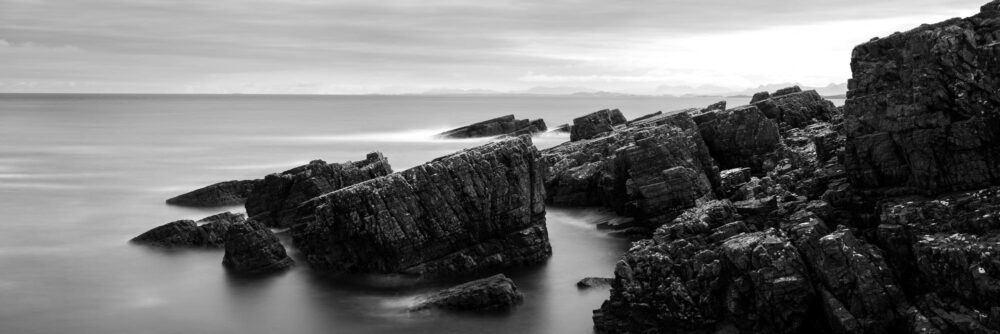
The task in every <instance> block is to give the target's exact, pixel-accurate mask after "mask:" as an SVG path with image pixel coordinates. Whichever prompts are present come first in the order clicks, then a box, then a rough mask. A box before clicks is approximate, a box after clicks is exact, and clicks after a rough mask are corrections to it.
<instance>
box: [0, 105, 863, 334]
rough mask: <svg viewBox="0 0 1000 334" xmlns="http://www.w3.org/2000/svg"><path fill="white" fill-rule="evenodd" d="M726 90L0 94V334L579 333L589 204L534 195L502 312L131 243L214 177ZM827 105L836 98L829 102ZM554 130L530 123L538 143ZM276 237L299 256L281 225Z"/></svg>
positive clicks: (444, 143)
mask: <svg viewBox="0 0 1000 334" xmlns="http://www.w3.org/2000/svg"><path fill="white" fill-rule="evenodd" d="M722 99H725V100H727V102H728V103H729V105H730V106H737V105H742V104H746V103H747V102H749V98H745V97H737V98H712V97H636V96H288V95H102V94H0V333H45V334H49V333H74V334H86V333H93V334H109V333H136V334H141V333H476V334H488V333H516V334H530V333H591V332H592V331H593V329H592V328H593V322H592V320H591V316H592V311H593V310H594V309H597V308H599V307H600V305H601V302H602V301H603V300H605V299H607V297H608V288H606V287H604V288H596V289H589V290H580V289H578V288H577V287H576V282H577V281H578V280H580V279H581V278H584V277H588V276H596V277H613V271H614V266H615V263H616V262H617V261H618V259H619V258H620V256H621V255H622V253H623V252H624V251H626V250H627V249H628V247H629V244H630V243H629V241H628V240H626V239H622V238H618V237H613V236H609V235H608V234H607V233H605V232H603V231H599V230H597V229H596V227H595V225H596V224H597V223H599V222H601V221H604V220H607V219H609V218H610V217H612V216H611V213H609V212H606V211H604V210H601V209H579V208H559V207H548V208H547V215H546V217H547V224H548V229H549V237H550V239H551V243H552V248H553V255H552V257H551V258H550V259H549V260H548V262H546V263H544V264H541V265H537V266H533V267H528V268H517V269H510V270H505V271H503V273H505V274H507V276H509V277H511V278H512V279H513V280H514V282H515V283H516V284H517V286H518V288H519V289H520V291H521V292H522V293H523V294H524V302H523V303H522V304H521V305H519V306H518V307H517V308H515V309H514V310H512V311H510V312H506V313H502V314H474V313H448V312H418V313H411V312H408V311H407V308H408V307H409V306H411V305H413V303H414V302H415V301H416V300H418V299H419V298H420V297H421V296H424V295H426V294H428V293H431V292H433V291H435V290H438V289H441V288H445V287H448V286H450V285H453V284H456V283H460V282H454V281H447V280H446V281H434V282H426V281H414V280H412V279H408V278H403V277H397V276H391V275H331V274H328V273H321V272H316V271H313V270H310V268H309V267H308V265H307V264H305V262H304V261H302V260H300V259H299V260H298V261H297V262H298V265H297V266H296V267H295V268H293V269H292V270H290V271H288V272H285V273H283V274H278V275H273V276H269V277H261V278H246V277H239V276H233V275H230V274H228V273H227V272H226V270H224V268H223V267H222V265H221V262H222V256H223V251H222V250H162V249H154V248H149V247H144V246H139V245H134V244H131V243H129V240H130V239H131V238H133V237H135V236H136V235H139V234H141V233H142V232H145V231H146V230H149V229H150V228H153V227H156V226H159V225H162V224H165V223H168V222H171V221H175V220H179V219H199V218H202V217H205V216H209V215H212V214H215V213H219V212H222V211H242V210H243V208H242V207H240V206H234V207H223V208H211V209H194V208H185V207H178V206H170V205H167V204H165V203H164V200H166V199H167V198H170V197H173V196H175V195H178V194H181V193H184V192H187V191H190V190H193V189H196V188H200V187H202V186H205V185H209V184H212V183H215V182H220V181H226V180H238V179H252V178H261V177H263V176H264V175H267V174H270V173H275V172H281V171H284V170H287V169H289V168H292V167H295V166H298V165H302V164H305V163H307V162H309V161H311V160H315V159H323V160H325V161H327V162H344V161H349V160H362V159H364V157H365V154H366V153H368V152H373V151H379V152H382V153H383V154H385V156H386V157H387V158H388V159H389V162H390V164H391V165H392V167H393V169H394V170H396V171H402V170H404V169H407V168H410V167H413V166H416V165H419V164H421V163H424V162H426V161H430V160H432V159H434V158H435V157H438V156H442V155H446V154H449V153H452V152H455V151H458V150H461V149H464V148H469V147H475V146H478V145H482V144H483V143H486V142H488V141H489V139H466V140H448V139H440V138H437V137H436V136H435V134H437V133H440V132H442V131H444V130H447V129H450V128H454V127H458V126H462V125H466V124H470V123H474V122H478V121H481V120H485V119H488V118H493V117H498V116H503V115H508V114H513V115H515V116H516V117H518V118H531V119H535V118H543V119H545V122H546V123H547V124H548V125H549V127H550V128H554V127H555V126H557V125H559V124H563V123H572V120H573V118H575V117H578V116H581V115H584V114H587V113H589V112H593V111H597V110H600V109H605V108H618V109H620V110H621V111H622V112H623V113H624V114H625V116H626V117H627V118H630V119H631V118H635V117H639V116H642V115H644V114H648V113H652V112H656V111H664V112H670V111H674V110H679V109H684V108H690V107H704V106H706V105H709V104H711V103H714V102H717V101H719V100H722ZM835 102H836V103H837V104H838V105H839V104H842V103H843V101H842V100H841V101H835ZM568 140H569V136H568V135H567V134H558V133H551V132H550V133H544V134H541V135H539V136H537V137H535V138H534V143H535V145H536V146H537V147H539V148H540V149H544V148H547V147H552V146H555V145H558V144H560V143H562V142H566V141H568ZM282 241H283V243H284V244H285V245H286V248H287V249H288V250H289V252H290V254H291V255H292V256H293V258H296V257H297V256H298V253H297V252H296V251H295V247H294V245H292V244H291V242H290V240H288V238H287V237H282Z"/></svg>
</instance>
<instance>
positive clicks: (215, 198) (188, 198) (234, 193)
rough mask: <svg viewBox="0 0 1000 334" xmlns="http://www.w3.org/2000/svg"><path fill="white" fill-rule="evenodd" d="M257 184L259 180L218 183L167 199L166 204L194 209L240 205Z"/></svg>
mask: <svg viewBox="0 0 1000 334" xmlns="http://www.w3.org/2000/svg"><path fill="white" fill-rule="evenodd" d="M258 182H260V180H243V181H239V180H233V181H225V182H219V183H216V184H213V185H210V186H207V187H204V188H200V189H197V190H194V191H191V192H189V193H185V194H181V195H178V196H177V197H174V198H171V199H168V200H167V204H171V205H181V206H194V207H215V206H227V205H240V204H243V203H244V202H246V200H247V196H248V195H250V192H251V191H252V190H253V188H254V187H255V186H256V185H257V183H258Z"/></svg>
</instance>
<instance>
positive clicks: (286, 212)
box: [246, 152, 392, 227]
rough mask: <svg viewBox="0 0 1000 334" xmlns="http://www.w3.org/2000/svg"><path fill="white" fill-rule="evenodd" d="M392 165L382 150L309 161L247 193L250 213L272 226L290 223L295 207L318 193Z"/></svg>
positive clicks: (387, 169)
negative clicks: (341, 160) (350, 158)
mask: <svg viewBox="0 0 1000 334" xmlns="http://www.w3.org/2000/svg"><path fill="white" fill-rule="evenodd" d="M391 173H392V168H391V167H389V161H388V160H387V159H386V158H385V157H384V156H382V154H381V153H377V152H375V153H369V154H368V156H367V157H366V158H365V160H362V161H358V162H351V161H348V162H344V163H339V164H338V163H331V164H328V163H326V162H324V161H323V160H315V161H312V162H310V163H309V164H307V165H303V166H299V167H296V168H292V169H289V170H287V171H285V172H282V173H280V174H271V175H268V176H267V177H265V178H264V179H263V180H261V181H260V182H258V183H257V186H256V187H254V189H253V192H251V193H250V195H249V196H248V197H247V201H246V209H247V214H248V215H249V216H250V217H251V218H252V219H254V220H256V221H258V222H260V223H262V224H264V225H266V226H271V227H290V226H291V225H292V224H293V219H294V218H295V209H296V208H297V207H298V206H299V205H300V204H302V203H303V202H305V201H308V200H310V199H312V198H314V197H316V196H319V195H322V194H325V193H328V192H331V191H334V190H337V189H341V188H344V187H347V186H350V185H353V184H357V183H360V182H363V181H367V180H371V179H374V178H377V177H380V176H385V175H389V174H391Z"/></svg>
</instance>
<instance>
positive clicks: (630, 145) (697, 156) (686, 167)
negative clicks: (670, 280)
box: [542, 113, 719, 228]
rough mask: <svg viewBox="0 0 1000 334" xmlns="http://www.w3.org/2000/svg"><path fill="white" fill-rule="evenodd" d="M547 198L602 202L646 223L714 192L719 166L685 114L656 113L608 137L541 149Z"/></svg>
mask: <svg viewBox="0 0 1000 334" xmlns="http://www.w3.org/2000/svg"><path fill="white" fill-rule="evenodd" d="M542 158H543V160H544V161H545V162H546V167H547V173H546V174H545V188H546V193H547V194H548V198H547V201H548V202H549V203H551V204H556V205H564V206H567V205H568V206H605V207H608V208H611V209H614V210H615V211H616V212H618V213H619V214H622V215H626V216H631V217H635V218H637V219H638V220H639V221H641V222H642V225H645V226H647V227H649V228H655V227H656V226H659V225H661V224H663V223H665V222H669V221H670V220H672V219H673V217H675V216H676V215H677V214H678V213H680V211H682V210H684V209H686V208H689V207H692V206H694V204H695V201H696V200H697V199H699V198H702V197H705V196H713V193H712V192H713V185H716V184H718V182H719V176H718V167H716V166H715V163H714V161H713V160H712V158H711V156H710V155H709V154H708V148H707V147H705V145H704V141H703V140H702V139H701V134H700V132H699V131H698V130H697V126H696V125H695V124H694V121H693V120H692V119H691V117H690V115H688V114H687V113H679V114H674V115H669V116H660V117H654V118H650V119H647V120H645V121H643V122H639V123H633V124H632V125H631V126H628V127H623V128H620V129H616V130H615V131H613V132H611V133H609V134H608V135H606V136H602V137H599V138H595V139H591V140H580V141H574V142H568V143H565V144H562V145H559V146H556V147H553V148H550V149H546V150H545V151H543V152H542Z"/></svg>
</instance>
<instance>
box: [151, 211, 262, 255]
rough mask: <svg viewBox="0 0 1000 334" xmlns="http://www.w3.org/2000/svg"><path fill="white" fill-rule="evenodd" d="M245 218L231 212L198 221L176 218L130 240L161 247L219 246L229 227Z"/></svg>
mask: <svg viewBox="0 0 1000 334" xmlns="http://www.w3.org/2000/svg"><path fill="white" fill-rule="evenodd" d="M245 220H246V216H245V215H243V214H241V213H231V212H223V213H220V214H216V215H212V216H208V217H205V218H202V219H200V220H198V221H193V220H178V221H174V222H170V223H167V224H164V225H161V226H158V227H156V228H153V229H151V230H149V231H147V232H145V233H143V234H140V235H139V236H137V237H135V238H133V239H132V242H134V243H137V244H143V245H149V246H154V247H162V248H174V247H209V248H220V247H223V246H224V245H225V236H226V233H227V231H229V227H230V226H232V225H233V224H239V223H242V222H243V221H245Z"/></svg>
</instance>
